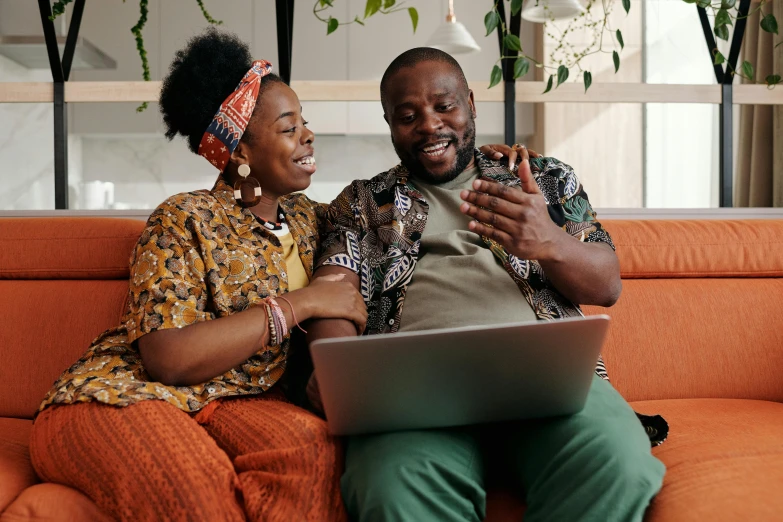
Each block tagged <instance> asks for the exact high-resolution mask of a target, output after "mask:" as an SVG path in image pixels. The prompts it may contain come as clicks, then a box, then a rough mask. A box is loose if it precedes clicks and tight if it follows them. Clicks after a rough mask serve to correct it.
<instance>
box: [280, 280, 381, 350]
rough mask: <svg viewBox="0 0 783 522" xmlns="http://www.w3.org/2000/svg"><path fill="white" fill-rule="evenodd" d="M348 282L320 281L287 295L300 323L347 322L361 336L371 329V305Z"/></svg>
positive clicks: (314, 281)
mask: <svg viewBox="0 0 783 522" xmlns="http://www.w3.org/2000/svg"><path fill="white" fill-rule="evenodd" d="M344 279H345V275H343V274H336V275H326V276H321V277H316V278H315V279H313V281H312V282H311V283H310V285H309V286H307V287H305V288H301V289H299V290H294V291H293V292H290V293H288V294H285V297H286V299H288V300H289V301H290V302H291V306H292V307H293V308H294V311H295V312H296V316H297V319H299V320H300V321H306V320H307V319H347V320H348V321H351V322H352V323H353V324H355V325H356V329H357V331H358V333H359V334H360V335H361V334H362V333H363V332H364V328H365V326H366V325H367V305H366V304H365V303H364V299H363V298H362V295H361V294H360V293H359V291H358V290H356V288H355V287H354V285H353V284H351V283H349V282H347V281H344ZM283 306H285V305H283Z"/></svg>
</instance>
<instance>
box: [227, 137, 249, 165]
mask: <svg viewBox="0 0 783 522" xmlns="http://www.w3.org/2000/svg"><path fill="white" fill-rule="evenodd" d="M229 162H230V163H233V164H235V165H242V164H243V163H245V164H248V165H249V164H250V147H248V145H247V144H246V143H245V142H244V141H240V142H239V145H237V148H236V149H234V152H232V153H231V158H229Z"/></svg>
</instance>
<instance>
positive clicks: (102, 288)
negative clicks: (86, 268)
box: [0, 280, 128, 418]
mask: <svg viewBox="0 0 783 522" xmlns="http://www.w3.org/2000/svg"><path fill="white" fill-rule="evenodd" d="M127 293H128V281H127V280H116V281H2V280H0V317H2V319H0V324H2V325H3V326H2V327H0V356H2V361H3V362H2V364H0V383H3V389H4V390H6V392H3V393H0V416H3V417H19V418H32V415H33V413H35V411H36V409H37V408H38V405H39V404H40V403H41V400H42V399H43V397H44V394H45V393H46V392H47V391H49V388H50V387H51V386H52V383H53V382H54V381H55V379H56V378H57V377H58V376H59V375H60V373H62V372H63V370H65V369H66V368H68V367H69V366H70V365H72V364H73V363H74V362H76V360H77V359H78V358H79V357H80V356H81V355H82V354H83V353H84V352H85V351H86V350H87V348H88V347H89V345H90V342H91V341H92V340H93V339H94V338H95V337H96V336H97V335H98V334H100V333H101V332H102V331H104V330H106V329H108V328H110V327H113V326H117V325H118V324H119V320H120V316H121V315H122V312H123V303H124V301H125V296H126V295H127ZM6 325H7V326H6Z"/></svg>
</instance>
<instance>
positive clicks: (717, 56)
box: [712, 50, 726, 65]
mask: <svg viewBox="0 0 783 522" xmlns="http://www.w3.org/2000/svg"><path fill="white" fill-rule="evenodd" d="M725 62H726V57H725V56H723V53H721V52H720V51H718V50H716V51H715V60H714V61H713V62H712V63H713V64H714V65H720V64H722V63H725Z"/></svg>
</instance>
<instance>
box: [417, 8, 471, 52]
mask: <svg viewBox="0 0 783 522" xmlns="http://www.w3.org/2000/svg"><path fill="white" fill-rule="evenodd" d="M426 45H427V47H434V48H435V49H440V50H441V51H445V52H447V53H449V54H466V53H473V52H476V51H480V50H481V47H479V46H478V44H477V43H476V40H474V39H473V37H472V36H471V35H470V33H469V32H468V30H467V29H466V28H465V26H464V25H462V24H461V23H460V22H458V21H457V17H456V16H454V0H449V14H448V15H447V16H446V21H445V22H444V23H442V24H441V25H440V27H438V29H437V30H436V31H435V32H434V33H432V36H430V39H429V40H427V44H426Z"/></svg>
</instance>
